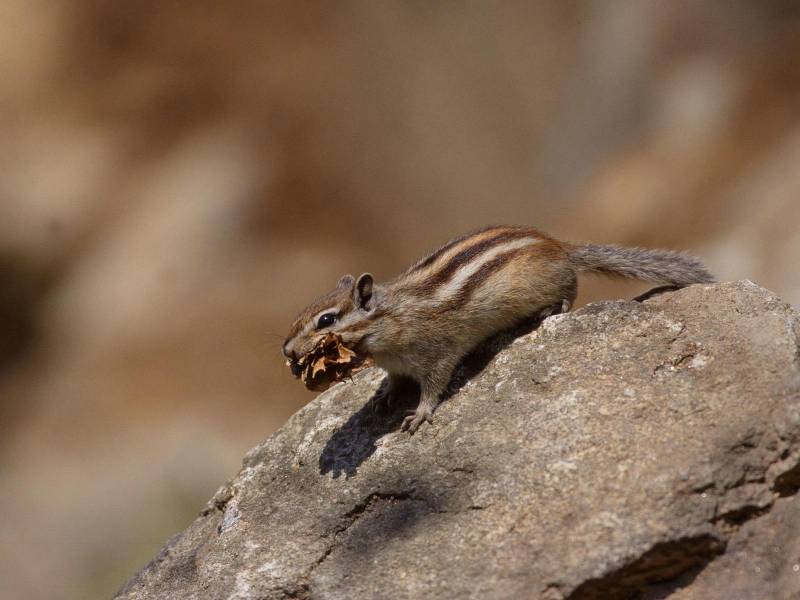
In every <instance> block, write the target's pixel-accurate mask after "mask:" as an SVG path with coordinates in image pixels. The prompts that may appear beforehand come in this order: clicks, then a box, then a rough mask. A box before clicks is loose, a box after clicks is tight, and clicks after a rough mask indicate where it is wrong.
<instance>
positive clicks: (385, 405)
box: [371, 379, 394, 412]
mask: <svg viewBox="0 0 800 600" xmlns="http://www.w3.org/2000/svg"><path fill="white" fill-rule="evenodd" d="M393 388H394V386H393V385H392V381H391V380H390V379H384V381H383V383H382V384H381V385H380V387H379V388H378V390H377V391H376V392H375V395H374V396H372V403H371V404H372V412H379V411H383V410H384V409H389V408H391V406H392V400H393V398H394V394H393V393H392V392H393Z"/></svg>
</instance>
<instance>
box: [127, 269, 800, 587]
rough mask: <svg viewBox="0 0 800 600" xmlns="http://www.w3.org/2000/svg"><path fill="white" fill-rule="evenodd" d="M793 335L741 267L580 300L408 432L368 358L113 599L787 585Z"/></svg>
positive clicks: (797, 355) (798, 325)
mask: <svg viewBox="0 0 800 600" xmlns="http://www.w3.org/2000/svg"><path fill="white" fill-rule="evenodd" d="M507 341H508V340H507V339H506V340H503V339H500V340H497V341H496V342H495V343H496V344H502V343H503V342H507ZM799 341H800V320H798V316H797V314H796V313H795V312H794V311H793V310H792V309H791V308H790V307H789V306H788V305H786V304H784V303H782V302H781V301H780V300H778V299H777V298H775V297H774V296H773V295H771V294H770V293H769V292H767V291H765V290H763V289H761V288H759V287H757V286H756V285H754V284H752V283H749V282H740V283H733V284H722V285H716V286H694V287H691V288H688V289H684V290H681V291H678V292H675V293H671V294H664V295H662V296H659V297H657V298H654V299H651V300H648V301H647V302H644V303H638V302H603V303H599V304H593V305H590V306H587V307H585V308H583V309H581V310H578V311H576V312H574V313H571V314H568V315H559V316H556V317H551V318H550V319H548V320H547V321H545V323H544V324H543V325H542V326H541V327H540V328H539V329H537V330H535V331H533V332H532V333H528V334H527V335H524V336H522V337H519V338H518V339H516V340H514V341H513V342H511V343H510V344H509V345H508V346H507V347H506V348H505V349H503V350H501V351H500V352H499V353H498V354H497V355H496V356H494V357H493V358H491V359H490V360H488V362H487V359H486V356H487V355H486V353H484V354H483V355H480V354H479V355H476V356H475V357H473V358H472V359H471V362H468V363H467V366H466V367H465V368H466V369H467V371H468V372H467V375H471V377H470V378H469V379H468V381H467V383H465V384H463V385H462V387H461V389H460V390H459V391H458V392H457V393H455V394H454V395H453V396H452V397H451V398H449V399H448V400H447V401H445V402H444V403H443V404H442V405H441V406H440V408H439V410H438V411H437V412H436V415H435V419H434V424H433V425H429V426H428V425H426V426H424V427H423V428H422V429H421V430H420V432H418V433H417V434H416V435H415V436H413V437H409V436H408V435H407V434H405V433H400V432H399V431H398V426H399V424H400V422H401V420H402V417H403V409H404V408H407V407H397V409H396V410H395V412H390V413H388V414H381V413H378V414H373V412H372V411H371V409H370V406H369V405H368V401H369V399H370V397H371V396H372V394H373V392H374V390H375V389H376V387H377V385H378V384H379V382H380V380H381V379H382V375H381V372H379V371H377V370H369V371H365V372H364V373H362V374H360V375H359V376H357V377H356V378H355V381H354V382H353V383H344V384H339V385H337V386H335V387H333V388H332V389H331V390H330V391H328V392H327V393H325V394H322V395H321V396H320V397H318V398H317V399H316V400H314V401H313V402H311V403H310V404H309V405H308V406H306V407H305V408H303V409H302V410H301V411H299V412H298V413H297V414H295V415H294V416H293V417H292V418H291V419H290V420H289V422H288V423H287V424H286V425H285V426H284V427H283V428H282V429H280V430H279V431H278V432H276V433H275V434H274V435H272V436H271V437H269V438H268V439H267V440H266V441H265V442H264V443H262V444H261V445H260V446H258V447H257V448H255V449H253V450H252V451H251V452H250V453H249V454H248V455H247V456H246V457H245V459H244V466H243V468H242V470H241V471H240V472H239V474H238V475H237V476H236V477H235V478H234V479H233V480H232V481H231V482H229V483H228V484H226V485H225V486H223V487H222V488H221V489H220V491H219V492H218V493H217V494H216V496H215V497H214V498H213V499H212V501H211V502H210V503H209V505H208V506H207V507H206V509H205V510H203V511H202V513H201V515H200V516H199V517H198V518H197V519H196V520H195V522H194V523H192V524H191V525H190V526H189V528H188V529H186V531H184V532H183V533H181V534H179V535H177V536H176V537H175V538H173V539H172V540H171V541H170V542H169V543H168V544H167V546H166V547H165V548H164V549H163V550H162V551H161V553H160V554H159V555H158V556H157V557H156V558H155V559H154V560H153V561H152V562H151V563H150V564H149V565H147V566H146V567H145V568H144V570H142V571H141V572H140V573H139V574H138V575H136V576H135V577H134V578H133V579H132V580H131V581H130V582H129V583H128V584H127V585H126V586H125V588H124V589H123V590H122V591H121V592H120V594H119V597H120V598H131V599H133V598H141V599H145V598H230V599H245V598H453V597H471V598H543V599H548V600H554V599H560V598H572V599H578V598H628V597H633V596H635V597H644V598H666V597H670V598H679V599H682V600H685V599H695V598H697V599H700V598H703V599H709V598H710V599H714V598H720V599H722V598H724V599H726V600H730V599H738V598H741V599H750V598H790V597H800V572H799V571H800V510H799V509H798V505H797V500H796V499H795V494H796V492H797V490H798V487H800V350H798V342H799ZM487 352H488V351H487ZM481 367H484V368H482V370H481ZM470 369H471V370H472V373H469V370H470ZM476 371H480V372H476ZM463 380H464V376H463V374H462V377H461V381H462V383H463ZM411 405H413V399H412V400H409V406H411Z"/></svg>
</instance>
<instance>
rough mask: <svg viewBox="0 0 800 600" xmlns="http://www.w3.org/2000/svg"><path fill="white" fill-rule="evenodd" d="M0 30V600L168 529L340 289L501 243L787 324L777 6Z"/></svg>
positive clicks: (156, 17) (111, 559)
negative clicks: (617, 269)
mask: <svg viewBox="0 0 800 600" xmlns="http://www.w3.org/2000/svg"><path fill="white" fill-rule="evenodd" d="M0 16H2V18H0V39H2V42H3V52H2V53H0V107H1V108H2V110H0V124H1V125H2V130H3V132H4V135H3V136H2V138H0V417H1V418H2V421H1V423H2V430H0V434H1V437H0V501H2V503H3V506H4V509H5V510H4V511H3V513H2V517H0V519H1V521H0V531H1V532H2V534H1V535H2V545H0V597H2V598H29V599H34V600H36V599H39V598H42V599H44V598H55V597H58V598H91V597H108V596H109V595H111V594H112V593H113V592H114V591H115V590H116V589H117V588H118V587H119V586H120V585H121V584H122V583H123V582H124V580H125V579H126V578H127V577H128V576H129V575H131V574H132V573H133V571H134V570H136V569H137V568H138V567H139V566H141V565H142V564H143V562H144V561H146V560H147V559H149V557H150V556H152V555H153V554H154V553H155V552H156V551H157V549H158V548H160V547H161V545H162V544H163V542H164V541H165V540H166V538H168V537H169V536H170V535H171V534H172V533H174V532H176V531H178V530H180V529H182V528H183V527H184V526H185V525H186V524H187V523H188V522H189V521H190V520H191V519H192V518H193V516H194V515H195V514H196V512H197V511H198V510H199V509H200V508H201V506H202V504H203V503H204V502H205V501H206V500H207V499H208V497H210V496H211V494H213V492H214V490H215V489H216V487H217V486H218V485H219V484H221V483H222V482H223V481H224V480H225V479H227V478H228V477H230V476H232V475H233V474H234V473H235V472H236V470H237V468H238V465H239V461H240V459H241V456H242V454H243V453H244V452H245V451H246V450H247V449H248V448H250V447H251V446H253V445H254V444H255V443H257V442H258V441H259V440H261V439H262V438H264V437H265V436H266V435H267V434H269V433H270V432H271V431H273V430H274V429H275V428H277V427H278V426H280V424H281V423H282V422H283V421H284V420H285V419H286V418H287V416H289V415H290V414H291V413H292V412H294V411H295V410H296V409H297V408H298V407H299V406H301V405H302V404H303V403H304V402H306V401H307V400H308V399H310V397H311V395H310V394H309V393H308V392H305V391H304V390H303V389H302V387H301V386H300V385H299V384H298V383H297V382H296V381H295V380H293V379H292V378H291V377H290V375H289V374H288V372H287V371H286V370H285V368H284V366H283V362H282V360H281V356H280V351H279V348H280V341H281V338H282V336H283V334H284V333H285V330H286V329H287V327H288V324H289V322H290V320H291V318H292V317H293V316H294V314H295V313H296V312H297V311H298V310H299V309H300V308H301V307H302V305H303V304H304V303H305V302H306V301H308V300H309V299H310V298H311V297H313V296H314V295H315V294H318V293H320V292H322V291H324V290H325V289H326V288H328V287H329V286H331V285H333V284H334V283H335V282H336V280H337V279H338V277H339V276H340V275H341V274H342V273H344V272H348V271H349V272H354V273H355V272H361V271H365V270H371V271H372V272H373V273H375V274H376V276H378V277H379V278H381V277H388V276H390V275H392V274H393V273H394V272H396V271H397V270H399V269H401V268H403V267H404V266H405V265H406V264H407V263H408V262H410V261H411V260H413V259H414V258H416V257H418V256H419V255H420V254H422V253H423V252H424V251H426V250H428V249H430V248H432V247H435V246H436V245H438V244H439V243H441V242H443V241H444V240H445V239H446V238H448V237H449V236H451V235H454V234H457V233H461V232H463V231H465V230H468V229H470V228H474V227H477V226H481V225H484V224H487V223H490V222H495V223H500V222H506V223H528V224H532V225H536V226H538V227H540V228H542V229H544V230H546V231H548V232H550V233H552V234H554V235H556V236H558V237H562V238H565V239H576V240H578V239H580V240H587V241H588V240H591V241H603V242H617V243H627V244H640V245H646V246H666V247H673V248H682V249H689V250H691V251H692V252H694V253H697V254H698V255H700V256H702V257H704V258H705V259H706V260H707V262H708V263H709V265H710V266H711V268H712V269H713V270H714V271H715V272H716V273H717V274H718V275H719V277H720V278H721V279H739V278H750V279H753V280H755V281H757V282H758V283H760V284H762V285H764V286H766V287H768V288H771V289H772V290H774V291H776V292H777V293H779V294H780V295H781V296H782V297H783V298H784V299H786V300H788V301H791V302H794V303H795V304H797V303H800V269H798V261H799V260H800V4H797V3H796V2H792V1H788V0H784V1H771V2H770V1H764V2H753V1H750V2H746V1H744V0H735V1H732V2H725V3H721V2H711V1H707V2H698V1H693V2H689V1H688V0H677V1H675V2H670V3H664V2H655V1H644V2H641V1H638V0H625V1H623V0H620V1H614V2H600V1H598V0H595V1H588V0H587V1H582V2H574V3H572V2H570V3H566V2H558V1H556V0H548V1H543V2H536V3H533V2H504V3H489V2H485V3H464V4H456V3H437V4H434V3H416V2H405V3H401V2H380V3H376V2H365V1H362V2H338V3H335V4H334V3H290V2H271V3H264V2H250V1H245V0H239V1H233V2H228V3H224V4H220V3H212V2H207V1H200V2H194V3H177V2H151V1H143V2H137V3H131V4H125V5H123V4H120V3H107V2H100V1H99V0H85V1H83V2H80V3H74V2H73V3H70V2H64V1H51V2H45V1H43V0H28V1H22V0H3V2H2V4H1V5H0ZM584 283H586V284H587V285H586V286H585V288H584V289H585V290H586V292H585V293H584V294H583V296H582V297H583V299H584V301H586V300H588V299H591V298H597V297H604V296H605V297H621V296H629V295H631V294H632V293H634V292H635V291H637V290H639V289H640V288H638V287H637V286H632V285H623V284H620V283H613V284H609V283H602V282H599V281H598V282H584Z"/></svg>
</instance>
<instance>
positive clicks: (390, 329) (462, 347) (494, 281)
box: [283, 227, 714, 434]
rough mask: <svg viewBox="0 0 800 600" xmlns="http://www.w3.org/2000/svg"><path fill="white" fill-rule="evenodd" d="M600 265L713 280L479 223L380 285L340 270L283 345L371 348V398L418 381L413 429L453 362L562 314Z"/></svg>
mask: <svg viewBox="0 0 800 600" xmlns="http://www.w3.org/2000/svg"><path fill="white" fill-rule="evenodd" d="M581 272H593V273H601V274H604V275H612V276H621V277H626V278H631V279H639V280H642V281H649V282H652V283H656V284H660V285H667V286H671V287H675V288H679V287H684V286H687V285H690V284H693V283H710V282H712V281H713V280H714V279H713V277H712V276H711V274H710V273H709V272H708V271H707V270H706V268H705V267H704V266H703V264H702V263H701V262H700V261H699V260H697V259H695V258H693V257H691V256H687V255H685V254H680V253H677V252H671V251H668V250H646V249H641V248H624V247H619V246H612V245H595V244H585V245H582V244H571V243H567V242H560V241H558V240H556V239H553V238H552V237H550V236H548V235H545V234H544V233H540V232H538V231H536V230H534V229H530V228H527V227H487V228H484V229H481V230H479V231H475V232H473V233H469V234H467V235H464V236H462V237H459V238H456V239H453V240H451V241H449V242H447V243H446V244H445V245H444V246H442V247H441V248H439V249H438V250H435V251H434V252H432V253H431V254H429V255H427V256H425V257H424V258H422V259H420V260H419V261H417V262H416V263H414V264H413V265H411V267H409V268H408V269H407V270H406V271H404V272H403V273H401V274H400V275H399V276H397V277H396V278H394V279H392V280H391V281H388V282H386V283H382V284H379V283H376V282H374V281H373V278H372V275H370V274H369V273H364V274H363V275H361V276H360V277H359V278H358V279H355V278H354V277H353V276H352V275H345V276H344V277H342V278H341V279H340V280H339V283H338V284H337V285H336V287H335V288H334V289H333V290H331V291H330V292H328V293H327V294H325V295H324V296H322V297H321V298H319V299H317V300H316V301H315V302H313V303H312V304H310V305H309V306H308V307H307V308H306V309H305V310H304V311H303V312H302V313H301V314H300V315H299V316H298V317H297V319H296V320H295V322H294V324H293V325H292V328H291V331H290V332H289V335H288V337H287V339H286V342H285V343H284V345H283V353H284V354H285V355H286V357H287V358H289V360H290V361H293V360H294V361H296V360H297V359H298V357H301V356H303V355H305V354H307V353H308V352H310V351H311V350H312V348H313V347H314V345H315V343H316V342H317V341H318V340H319V339H320V336H322V335H325V334H327V333H334V334H336V335H338V336H340V337H341V340H342V343H343V344H345V345H346V346H348V347H350V348H352V349H354V350H355V351H356V352H357V353H360V354H366V355H370V356H372V358H373V359H374V361H375V364H376V365H378V366H380V367H382V368H384V369H385V370H386V371H388V374H389V377H388V380H387V381H386V383H385V384H384V386H382V388H381V389H380V390H378V392H377V395H376V397H375V401H376V402H388V401H389V400H390V398H391V395H392V391H393V389H395V388H396V387H397V386H396V384H397V382H398V380H399V378H401V377H410V378H412V379H414V380H415V381H416V382H417V383H419V386H420V400H419V405H418V407H417V409H416V412H414V414H412V415H409V416H408V417H406V418H405V420H404V421H403V425H402V427H401V429H402V430H404V431H406V430H407V431H409V432H410V433H412V434H413V433H414V432H415V431H416V430H417V429H418V428H419V426H420V425H421V424H422V423H424V422H425V421H430V420H431V415H432V414H433V411H434V410H435V408H436V405H437V404H438V403H439V399H440V395H441V394H442V393H443V392H444V391H445V389H446V388H447V385H448V384H449V382H450V379H451V377H452V375H453V372H454V370H455V368H456V366H458V364H459V363H460V362H461V360H462V359H463V358H464V357H465V356H466V355H467V354H468V353H469V352H470V351H471V350H473V349H474V348H475V347H476V346H477V345H478V344H479V343H480V342H481V341H483V340H485V339H486V338H488V337H490V336H492V335H493V334H495V333H497V332H499V331H501V330H504V329H508V328H510V327H513V326H514V325H516V324H518V323H520V322H522V321H524V320H526V319H530V318H531V317H540V318H544V317H546V316H549V315H552V314H556V313H561V312H566V311H568V310H569V309H570V307H571V306H572V303H573V301H574V300H575V296H576V294H577V275H578V273H581Z"/></svg>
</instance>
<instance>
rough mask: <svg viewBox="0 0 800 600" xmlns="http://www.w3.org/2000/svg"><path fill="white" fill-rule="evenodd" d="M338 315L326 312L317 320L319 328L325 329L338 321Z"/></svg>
mask: <svg viewBox="0 0 800 600" xmlns="http://www.w3.org/2000/svg"><path fill="white" fill-rule="evenodd" d="M337 316H338V315H337V314H336V313H333V312H329V313H325V314H324V315H322V316H321V317H320V318H319V319H318V320H317V329H325V328H326V327H330V326H331V325H333V324H334V323H335V322H336V317H337Z"/></svg>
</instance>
